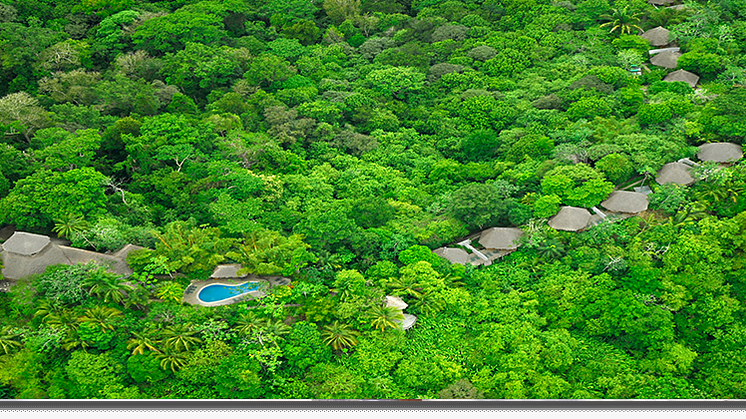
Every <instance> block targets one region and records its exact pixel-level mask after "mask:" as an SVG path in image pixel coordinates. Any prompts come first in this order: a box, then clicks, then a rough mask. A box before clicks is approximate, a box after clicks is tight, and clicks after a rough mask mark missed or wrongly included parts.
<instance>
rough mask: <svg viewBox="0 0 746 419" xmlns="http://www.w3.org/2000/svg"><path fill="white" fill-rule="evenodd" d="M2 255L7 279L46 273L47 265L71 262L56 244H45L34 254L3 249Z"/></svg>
mask: <svg viewBox="0 0 746 419" xmlns="http://www.w3.org/2000/svg"><path fill="white" fill-rule="evenodd" d="M16 234H17V233H16ZM43 237H44V236H43ZM6 243H7V242H6ZM0 256H2V258H3V271H2V273H3V276H4V277H5V278H7V279H21V278H25V277H27V276H29V275H34V274H40V273H44V271H45V270H46V269H47V266H52V265H59V264H64V265H69V264H70V260H69V259H68V258H67V257H66V256H65V254H64V253H62V250H60V248H59V246H56V245H54V244H52V245H48V246H45V247H44V249H43V250H42V251H41V252H38V253H36V254H33V255H22V254H20V253H15V252H9V251H3V252H2V253H0Z"/></svg>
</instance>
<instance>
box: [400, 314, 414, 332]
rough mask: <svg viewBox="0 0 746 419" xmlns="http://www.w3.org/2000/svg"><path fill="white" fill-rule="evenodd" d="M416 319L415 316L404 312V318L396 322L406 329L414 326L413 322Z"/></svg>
mask: <svg viewBox="0 0 746 419" xmlns="http://www.w3.org/2000/svg"><path fill="white" fill-rule="evenodd" d="M416 321H417V316H413V315H411V314H405V315H404V320H399V321H398V322H397V323H399V326H401V328H402V329H404V330H407V329H409V328H411V327H412V326H414V324H415V322H416Z"/></svg>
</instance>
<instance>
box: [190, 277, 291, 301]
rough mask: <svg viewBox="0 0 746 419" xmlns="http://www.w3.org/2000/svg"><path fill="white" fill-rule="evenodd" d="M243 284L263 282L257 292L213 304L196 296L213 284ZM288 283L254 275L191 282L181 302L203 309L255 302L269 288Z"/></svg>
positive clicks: (282, 279) (284, 279)
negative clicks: (249, 301) (202, 307)
mask: <svg viewBox="0 0 746 419" xmlns="http://www.w3.org/2000/svg"><path fill="white" fill-rule="evenodd" d="M245 282H264V284H262V286H261V288H262V289H259V290H257V291H249V292H248V293H246V294H242V295H237V296H235V297H233V298H228V299H225V300H220V301H214V302H205V301H202V300H200V299H199V298H198V297H197V295H199V292H200V291H201V290H202V288H204V287H206V286H208V285H213V284H223V285H240V284H243V283H245ZM289 283H290V279H288V278H284V277H281V276H265V277H260V276H256V275H247V276H245V277H243V278H220V279H209V280H206V281H192V282H191V283H190V284H189V286H188V287H187V288H186V290H184V297H182V299H181V301H182V302H184V303H188V304H194V305H200V306H204V307H217V306H223V305H228V304H234V303H238V302H241V301H248V300H257V299H260V298H263V297H265V296H266V295H267V294H266V292H265V291H267V290H268V289H269V288H271V287H275V286H278V285H287V284H289Z"/></svg>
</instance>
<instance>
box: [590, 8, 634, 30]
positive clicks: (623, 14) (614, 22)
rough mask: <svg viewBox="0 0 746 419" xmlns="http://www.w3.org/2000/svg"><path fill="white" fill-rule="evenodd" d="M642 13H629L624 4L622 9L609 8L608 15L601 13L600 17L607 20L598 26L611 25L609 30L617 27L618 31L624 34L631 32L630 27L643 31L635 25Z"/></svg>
mask: <svg viewBox="0 0 746 419" xmlns="http://www.w3.org/2000/svg"><path fill="white" fill-rule="evenodd" d="M641 16H642V13H630V11H629V6H624V9H611V14H610V15H608V14H607V15H602V16H601V19H603V20H608V22H606V23H604V24H603V25H601V26H600V27H602V28H603V27H605V26H611V30H610V31H609V32H614V31H616V30H617V29H618V30H619V33H620V34H622V35H624V34H625V33H626V34H628V35H630V34H632V29H636V30H637V31H638V32H643V30H642V28H641V27H639V26H637V23H638V22H640V17H641Z"/></svg>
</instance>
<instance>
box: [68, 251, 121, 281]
mask: <svg viewBox="0 0 746 419" xmlns="http://www.w3.org/2000/svg"><path fill="white" fill-rule="evenodd" d="M57 247H59V249H60V250H61V251H62V254H64V255H65V257H66V258H67V262H65V264H66V265H77V264H79V263H88V262H91V261H94V262H96V263H98V264H99V265H101V266H106V267H107V270H108V271H109V272H113V273H115V274H119V275H122V276H130V275H132V269H131V268H130V267H129V265H127V262H126V260H125V259H124V258H122V257H118V256H114V255H107V254H105V253H98V252H91V251H90V250H84V249H76V248H74V247H68V246H59V245H58V246H57Z"/></svg>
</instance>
